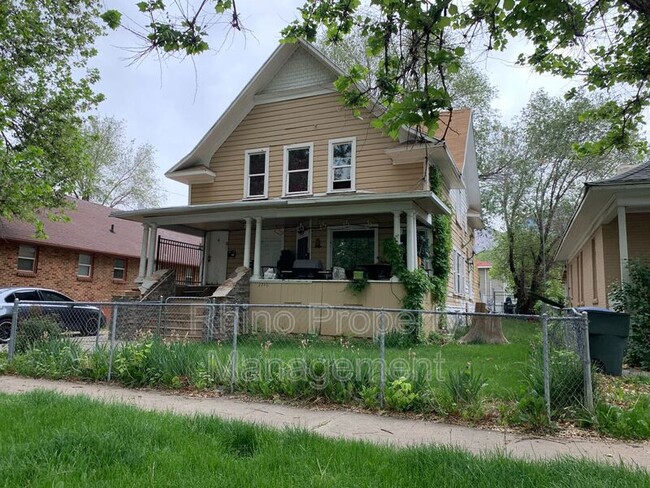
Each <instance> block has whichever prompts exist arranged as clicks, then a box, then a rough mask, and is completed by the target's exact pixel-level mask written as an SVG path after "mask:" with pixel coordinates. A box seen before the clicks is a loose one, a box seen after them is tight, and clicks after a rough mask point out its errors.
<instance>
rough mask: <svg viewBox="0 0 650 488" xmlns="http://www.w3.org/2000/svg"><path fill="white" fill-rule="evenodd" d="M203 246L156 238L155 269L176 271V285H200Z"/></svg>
mask: <svg viewBox="0 0 650 488" xmlns="http://www.w3.org/2000/svg"><path fill="white" fill-rule="evenodd" d="M202 260H203V246H202V245H200V244H189V243H187V242H181V241H175V240H173V239H165V238H164V237H160V236H158V249H157V252H156V269H157V270H158V269H173V270H174V271H176V284H178V285H200V284H201V261H202Z"/></svg>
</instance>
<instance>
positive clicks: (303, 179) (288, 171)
mask: <svg viewBox="0 0 650 488" xmlns="http://www.w3.org/2000/svg"><path fill="white" fill-rule="evenodd" d="M313 152H314V145H313V144H296V145H293V146H285V147H284V194H285V195H305V194H310V193H311V171H312V167H313V164H312V162H313Z"/></svg>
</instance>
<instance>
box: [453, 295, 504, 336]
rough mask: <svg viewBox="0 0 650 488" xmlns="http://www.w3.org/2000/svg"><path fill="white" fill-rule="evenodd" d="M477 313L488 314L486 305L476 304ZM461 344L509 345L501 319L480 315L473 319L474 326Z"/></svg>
mask: <svg viewBox="0 0 650 488" xmlns="http://www.w3.org/2000/svg"><path fill="white" fill-rule="evenodd" d="M475 311H476V312H478V313H487V306H486V305H485V303H477V304H476V309H475ZM458 342H460V343H461V344H467V343H474V344H477V343H478V344H507V343H508V339H506V336H504V335H503V329H502V328H501V317H488V316H484V315H479V316H475V317H472V326H471V327H470V329H469V332H468V333H467V334H465V335H464V336H463V337H462V338H461V339H460V341H458Z"/></svg>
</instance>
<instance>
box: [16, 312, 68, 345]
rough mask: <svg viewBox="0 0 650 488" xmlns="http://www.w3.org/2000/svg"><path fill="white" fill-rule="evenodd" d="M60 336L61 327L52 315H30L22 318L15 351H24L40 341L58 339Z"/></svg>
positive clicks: (17, 332)
mask: <svg viewBox="0 0 650 488" xmlns="http://www.w3.org/2000/svg"><path fill="white" fill-rule="evenodd" d="M60 337H61V328H60V327H59V324H57V322H56V320H54V319H53V318H52V317H48V316H46V315H40V316H39V315H36V316H33V317H29V318H27V319H25V320H21V321H20V324H19V327H18V328H17V329H16V349H15V351H16V352H18V353H20V352H24V351H26V350H28V349H29V348H31V347H32V346H34V344H36V343H38V342H43V341H51V340H56V339H59V338H60Z"/></svg>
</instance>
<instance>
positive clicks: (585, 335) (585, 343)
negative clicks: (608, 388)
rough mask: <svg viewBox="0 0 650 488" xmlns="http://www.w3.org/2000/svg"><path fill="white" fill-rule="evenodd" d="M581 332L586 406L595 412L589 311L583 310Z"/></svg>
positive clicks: (581, 355)
mask: <svg viewBox="0 0 650 488" xmlns="http://www.w3.org/2000/svg"><path fill="white" fill-rule="evenodd" d="M580 333H581V334H582V351H581V354H580V357H581V359H582V368H583V372H584V380H585V398H584V400H585V408H586V409H587V410H588V411H589V413H594V390H593V383H592V379H591V353H590V352H589V315H588V314H587V312H582V320H581V321H580Z"/></svg>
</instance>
